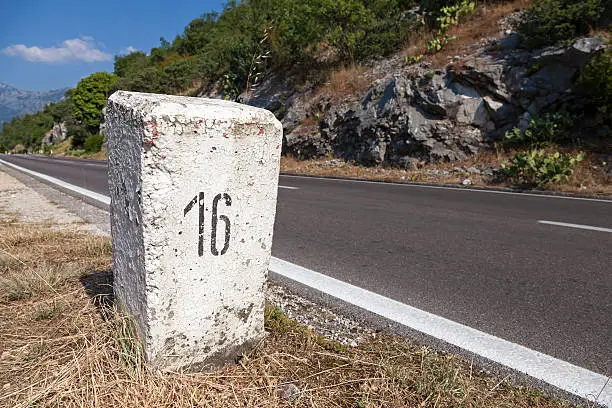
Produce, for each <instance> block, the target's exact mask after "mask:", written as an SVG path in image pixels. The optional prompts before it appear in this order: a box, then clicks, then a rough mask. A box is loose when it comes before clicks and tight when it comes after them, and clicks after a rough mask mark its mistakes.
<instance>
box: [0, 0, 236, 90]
mask: <svg viewBox="0 0 612 408" xmlns="http://www.w3.org/2000/svg"><path fill="white" fill-rule="evenodd" d="M223 3H225V1H222V0H199V1H198V0H186V1H180V0H175V1H167V2H160V1H155V0H151V1H134V0H104V1H90V0H78V1H74V0H73V1H68V0H55V1H52V0H39V1H30V0H0V16H2V21H1V22H0V82H3V83H6V84H8V85H11V86H14V87H16V88H19V89H26V90H32V91H43V90H48V89H58V88H64V87H74V86H75V85H76V84H77V82H78V81H79V80H80V79H81V78H83V77H85V76H87V75H89V74H91V73H93V72H98V71H109V72H112V70H113V57H114V56H115V55H119V54H122V53H126V51H127V50H129V49H137V50H142V51H146V52H147V53H148V52H149V50H150V49H151V48H152V47H156V46H158V45H159V38H160V37H161V36H163V37H165V38H166V39H167V40H168V41H172V40H173V39H174V37H175V36H176V35H177V34H180V33H182V32H183V29H184V28H185V26H186V25H187V24H188V23H189V22H190V21H191V20H193V19H194V18H197V17H199V16H200V15H202V14H203V13H205V12H209V11H213V10H216V11H220V10H221V9H222V4H223Z"/></svg>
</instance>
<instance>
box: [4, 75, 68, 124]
mask: <svg viewBox="0 0 612 408" xmlns="http://www.w3.org/2000/svg"><path fill="white" fill-rule="evenodd" d="M67 89H68V88H64V89H56V90H53V91H44V92H33V91H24V90H21V89H17V88H13V87H12V86H9V85H6V84H3V83H0V129H1V128H2V125H3V124H4V122H9V121H10V120H11V119H12V118H14V117H15V116H22V115H24V114H26V113H35V112H38V111H39V110H41V109H42V108H44V107H45V105H46V104H48V103H50V102H57V101H60V100H62V99H63V98H64V93H65V92H66V90H67Z"/></svg>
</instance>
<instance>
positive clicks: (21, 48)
mask: <svg viewBox="0 0 612 408" xmlns="http://www.w3.org/2000/svg"><path fill="white" fill-rule="evenodd" d="M2 53H3V54H6V55H10V56H13V57H21V58H23V59H25V60H27V61H33V62H66V61H85V62H102V61H112V59H113V56H112V55H110V54H108V53H105V52H103V51H100V50H99V49H98V47H97V46H96V44H95V42H94V39H93V38H92V37H81V38H73V39H71V40H66V41H64V42H63V43H62V45H61V46H59V47H49V48H40V47H37V46H33V47H26V46H25V45H23V44H16V45H11V46H9V47H6V48H5V49H3V50H2Z"/></svg>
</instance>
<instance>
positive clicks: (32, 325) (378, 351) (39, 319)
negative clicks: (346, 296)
mask: <svg viewBox="0 0 612 408" xmlns="http://www.w3.org/2000/svg"><path fill="white" fill-rule="evenodd" d="M0 248H1V253H2V256H0V265H1V269H0V279H2V282H1V285H0V288H1V289H0V290H1V293H0V294H1V296H2V297H1V298H0V406H2V407H59V406H61V407H196V406H197V407H239V406H240V407H283V406H292V407H457V406H464V407H501V406H507V407H510V406H512V407H565V406H568V404H566V403H563V402H561V401H555V400H551V399H548V398H546V397H543V396H542V395H541V394H540V393H539V392H537V391H534V390H529V389H523V388H515V387H513V386H511V385H509V384H508V383H507V381H505V379H501V380H500V379H497V378H493V377H489V376H486V375H483V374H481V373H479V372H478V370H477V369H476V368H475V367H473V366H472V365H471V364H469V363H467V362H465V361H463V360H461V359H460V358H458V357H455V356H453V355H448V354H441V353H437V352H435V351H434V350H432V349H429V348H425V347H419V346H415V345H413V344H410V343H407V342H405V341H403V340H401V339H397V338H392V337H388V336H385V335H380V336H377V338H376V339H375V340H373V341H371V342H369V343H366V344H364V345H362V346H359V347H357V348H351V349H346V348H343V347H341V346H339V345H338V344H336V343H333V342H331V341H328V340H326V339H324V338H323V337H321V336H319V335H317V334H316V333H315V332H313V331H312V330H310V329H307V328H305V327H303V326H300V325H298V324H297V323H295V322H293V321H291V320H289V319H288V318H287V317H286V316H285V315H284V314H282V313H280V312H279V311H278V310H277V309H275V308H273V307H270V308H268V310H267V312H266V332H267V336H266V338H265V339H264V340H263V341H262V342H261V344H259V346H258V347H257V348H256V349H255V350H254V351H253V352H252V353H251V354H250V355H247V356H243V357H242V359H241V360H240V361H239V362H238V364H236V365H229V366H226V367H224V368H222V369H220V370H219V371H217V372H214V373H193V374H186V373H160V372H153V371H151V370H149V369H147V367H146V366H145V365H144V364H143V361H142V351H141V350H140V348H139V345H138V343H137V341H136V340H135V338H134V332H133V330H132V329H131V325H130V321H129V319H127V318H126V317H125V316H122V315H121V314H119V313H117V312H116V311H115V309H114V308H113V306H112V302H111V298H110V293H111V287H110V275H109V273H108V268H109V262H110V261H109V258H110V249H109V248H110V247H109V241H108V239H104V238H93V237H89V236H86V235H82V234H74V233H66V232H59V231H57V230H53V229H51V228H50V226H49V225H47V224H18V223H14V222H4V223H0ZM9 287H10V288H13V289H11V290H7V288H9ZM290 384H292V385H294V386H295V387H296V388H293V386H292V385H290Z"/></svg>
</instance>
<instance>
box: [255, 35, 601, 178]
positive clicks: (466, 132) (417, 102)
mask: <svg viewBox="0 0 612 408" xmlns="http://www.w3.org/2000/svg"><path fill="white" fill-rule="evenodd" d="M512 36H514V34H511V35H510V36H507V37H505V38H503V39H502V40H500V41H498V42H494V43H493V44H492V45H489V46H488V47H486V48H482V49H480V50H478V51H477V52H475V53H474V54H472V55H469V56H467V57H464V58H458V57H456V58H455V61H454V62H452V63H450V64H448V65H447V66H446V67H445V68H444V69H442V70H428V66H427V64H426V63H421V64H418V65H415V66H411V67H406V66H400V67H398V68H397V69H396V70H395V72H391V73H389V74H388V75H387V76H386V77H384V78H382V79H380V80H378V81H376V82H375V83H374V84H373V86H372V87H370V88H369V89H368V90H367V92H366V93H365V95H364V96H363V97H362V98H361V100H358V101H354V102H348V103H340V104H338V103H335V102H334V100H333V98H332V97H331V96H328V97H326V96H325V95H322V96H321V95H319V97H318V99H317V100H316V101H314V102H313V101H312V95H311V92H309V90H306V91H302V92H295V91H294V90H293V89H292V88H291V87H289V86H288V85H287V84H286V83H285V84H284V85H283V86H273V85H275V84H274V82H273V81H270V82H268V86H267V87H266V86H265V85H264V86H263V87H262V89H261V91H259V93H258V94H256V95H254V96H251V97H250V98H245V100H244V101H243V102H246V103H249V104H254V105H255V106H260V107H265V108H267V109H269V110H271V111H273V112H275V114H276V115H277V117H278V118H279V119H280V120H281V121H282V123H283V126H284V131H285V137H284V139H285V140H284V149H285V151H286V152H288V153H291V154H293V155H294V156H296V157H299V158H312V157H320V156H325V155H329V154H332V155H334V156H336V157H341V158H344V159H345V160H352V161H355V162H358V163H362V164H366V165H376V164H382V163H386V164H391V165H395V166H401V167H411V166H413V165H415V164H416V163H419V162H430V161H454V160H460V159H463V158H465V157H466V156H468V155H471V154H475V153H477V152H479V151H480V150H482V149H484V148H486V147H487V145H488V142H491V141H494V140H498V139H500V138H501V137H503V134H504V133H505V132H506V131H507V130H508V129H510V128H512V127H514V126H518V127H521V128H524V127H526V126H527V124H528V123H529V120H530V119H531V118H532V117H534V116H536V115H538V114H540V113H542V112H545V111H551V110H555V109H560V108H565V107H568V106H576V105H577V104H580V100H579V96H578V95H577V94H576V92H574V84H575V80H576V78H577V77H578V76H579V74H580V72H581V70H582V69H583V68H584V66H585V65H586V64H587V63H588V61H589V60H590V58H591V57H592V56H593V55H594V54H596V53H598V52H601V51H602V50H603V49H604V48H605V43H604V41H603V40H602V39H598V38H584V39H580V40H577V41H574V42H573V43H572V44H571V45H568V46H558V47H549V48H546V49H542V50H537V51H532V52H530V51H525V50H520V49H516V46H517V42H516V41H514V40H515V38H514V37H512ZM274 81H276V82H277V83H276V85H278V83H282V81H279V80H278V79H275V80H274ZM272 91H273V92H272ZM307 118H310V119H309V120H306V119H307Z"/></svg>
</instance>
